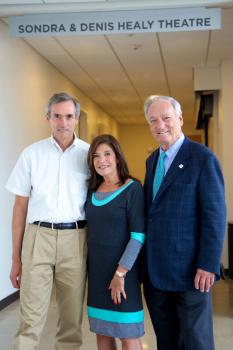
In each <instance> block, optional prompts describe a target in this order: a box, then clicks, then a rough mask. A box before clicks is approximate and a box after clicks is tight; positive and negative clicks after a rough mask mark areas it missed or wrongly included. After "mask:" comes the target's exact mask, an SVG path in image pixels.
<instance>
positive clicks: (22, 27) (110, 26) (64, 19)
mask: <svg viewBox="0 0 233 350" xmlns="http://www.w3.org/2000/svg"><path fill="white" fill-rule="evenodd" d="M220 28H221V10H220V9H212V8H211V9H206V8H181V9H166V10H140V11H138V10H135V11H108V12H85V13H84V12H77V13H64V14H61V13H58V14H54V13H52V14H39V15H24V16H12V17H10V32H11V35H12V36H18V37H28V36H48V35H54V36H56V35H91V34H92V35H98V34H100V35H103V34H121V33H122V34H123V33H124V34H125V33H128V34H130V33H148V32H178V31H193V30H212V29H220Z"/></svg>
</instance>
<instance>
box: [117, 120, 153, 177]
mask: <svg viewBox="0 0 233 350" xmlns="http://www.w3.org/2000/svg"><path fill="white" fill-rule="evenodd" d="M119 141H120V143H121V146H122V148H123V151H124V154H125V156H126V159H127V161H128V165H129V169H130V172H131V173H132V175H133V176H135V177H137V178H138V179H140V180H141V181H142V182H143V181H144V175H145V161H146V158H147V157H148V156H149V155H150V153H151V152H152V151H153V150H154V149H156V148H157V147H158V144H157V143H156V142H155V140H154V139H153V138H152V136H151V134H150V132H149V128H148V125H147V124H140V125H120V128H119Z"/></svg>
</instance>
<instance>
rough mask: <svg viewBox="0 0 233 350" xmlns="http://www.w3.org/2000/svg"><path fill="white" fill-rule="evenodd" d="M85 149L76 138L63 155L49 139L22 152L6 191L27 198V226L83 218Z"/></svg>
mask: <svg viewBox="0 0 233 350" xmlns="http://www.w3.org/2000/svg"><path fill="white" fill-rule="evenodd" d="M88 148H89V145H88V144H87V143H86V142H84V141H82V140H80V139H78V138H76V137H75V139H74V142H73V144H72V145H71V146H70V147H69V148H67V149H66V150H65V151H64V152H63V151H62V149H61V148H60V147H59V145H58V144H57V142H56V141H55V140H54V138H53V137H52V136H51V137H50V138H48V139H45V140H41V141H39V142H36V143H34V144H32V145H30V146H29V147H27V148H26V149H24V151H23V152H22V154H21V155H20V157H19V159H18V161H17V163H16V165H15V167H14V169H13V171H12V173H11V175H10V178H9V180H8V182H7V184H6V189H7V190H9V191H10V192H12V193H14V194H15V195H19V196H23V197H29V204H28V215H27V221H28V222H29V223H32V222H34V221H38V220H39V221H47V222H53V223H59V222H74V221H76V220H83V219H85V213H84V204H85V201H86V195H87V180H88V177H89V171H88V167H87V152H88Z"/></svg>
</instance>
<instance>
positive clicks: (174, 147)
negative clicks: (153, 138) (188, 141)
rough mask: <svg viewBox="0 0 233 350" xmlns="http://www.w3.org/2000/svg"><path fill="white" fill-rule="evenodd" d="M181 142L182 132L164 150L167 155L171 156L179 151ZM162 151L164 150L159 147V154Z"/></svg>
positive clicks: (182, 138) (182, 139) (182, 140)
mask: <svg viewBox="0 0 233 350" xmlns="http://www.w3.org/2000/svg"><path fill="white" fill-rule="evenodd" d="M183 142H184V134H183V133H182V134H181V136H180V137H179V138H178V140H176V142H175V143H173V145H172V146H171V147H169V148H168V150H167V151H166V155H167V157H168V158H171V157H172V156H173V155H174V154H176V153H177V152H178V151H179V149H180V147H181V145H182V143H183ZM162 152H164V150H163V149H162V148H161V147H160V148H159V154H161V153H162Z"/></svg>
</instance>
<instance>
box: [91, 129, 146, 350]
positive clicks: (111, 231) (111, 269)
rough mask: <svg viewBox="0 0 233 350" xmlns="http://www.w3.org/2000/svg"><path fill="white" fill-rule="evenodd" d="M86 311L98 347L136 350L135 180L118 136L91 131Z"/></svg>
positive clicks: (138, 220)
mask: <svg viewBox="0 0 233 350" xmlns="http://www.w3.org/2000/svg"><path fill="white" fill-rule="evenodd" d="M88 164H89V167H90V172H91V177H90V182H89V189H90V190H89V194H88V198H87V203H86V217H87V221H88V301H87V308H88V317H89V323H90V330H91V331H92V332H95V333H96V335H97V345H98V349H99V350H116V343H115V338H119V339H120V340H121V342H122V349H123V350H142V345H141V341H140V337H141V336H142V335H143V334H144V312H143V306H142V296H141V288H140V280H139V267H140V266H139V265H140V264H139V260H140V259H138V255H139V253H140V250H141V248H142V246H143V243H144V240H145V234H144V232H145V223H144V198H143V189H142V186H141V184H140V183H139V182H138V181H137V180H136V179H134V178H133V177H132V176H131V175H130V174H129V171H128V166H127V164H126V161H125V158H124V156H123V153H122V150H121V148H120V145H119V143H118V141H117V140H116V139H115V138H114V137H113V136H111V135H100V136H97V137H96V138H95V139H94V140H93V142H92V144H91V146H90V150H89V153H88Z"/></svg>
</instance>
